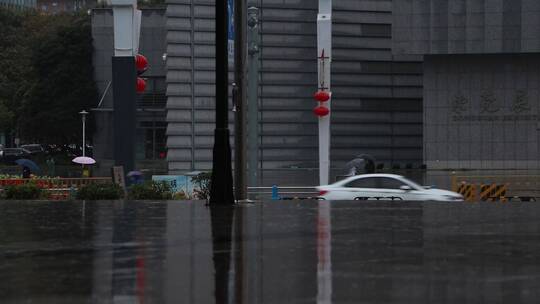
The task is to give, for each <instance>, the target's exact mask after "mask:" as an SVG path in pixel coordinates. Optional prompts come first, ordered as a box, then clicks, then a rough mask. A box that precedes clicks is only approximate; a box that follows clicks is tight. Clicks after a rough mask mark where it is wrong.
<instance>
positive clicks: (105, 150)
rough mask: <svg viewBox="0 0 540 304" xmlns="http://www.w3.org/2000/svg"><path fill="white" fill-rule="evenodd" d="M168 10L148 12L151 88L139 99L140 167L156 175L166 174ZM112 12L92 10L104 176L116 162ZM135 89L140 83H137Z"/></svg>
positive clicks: (97, 149)
mask: <svg viewBox="0 0 540 304" xmlns="http://www.w3.org/2000/svg"><path fill="white" fill-rule="evenodd" d="M165 33H166V30H165V10H164V9H143V10H142V22H141V35H140V44H139V53H140V54H143V55H144V56H146V57H147V59H148V67H149V68H148V71H147V72H145V73H144V75H143V76H142V77H144V78H145V79H146V90H145V93H144V94H141V95H139V96H138V98H137V100H136V101H134V102H137V126H136V140H137V144H136V151H135V160H136V167H137V169H139V170H142V169H148V170H151V171H152V172H153V173H166V171H167V169H166V161H165V158H166V147H165V142H166V138H165V131H166V121H165V116H166V113H165V104H166V95H165V92H166V84H165V62H164V60H163V54H164V53H165V48H166V45H165ZM113 35H114V31H113V12H112V9H94V10H92V37H93V44H94V58H93V61H94V74H95V77H94V78H95V80H96V85H97V87H98V90H99V92H100V100H99V101H96V106H95V108H93V109H92V110H91V115H92V116H93V118H94V120H95V122H96V126H97V127H96V131H95V134H94V136H93V144H94V157H95V158H96V159H97V160H98V165H99V169H100V172H102V173H103V174H109V173H110V171H109V170H110V167H111V166H112V165H113V164H114V160H113V132H112V127H113V121H112V120H113V112H112V111H113V92H112V90H113V88H112V86H111V80H112V66H111V59H112V56H113V55H114V51H113V50H114V45H113V40H114V36H113ZM134 87H135V84H134Z"/></svg>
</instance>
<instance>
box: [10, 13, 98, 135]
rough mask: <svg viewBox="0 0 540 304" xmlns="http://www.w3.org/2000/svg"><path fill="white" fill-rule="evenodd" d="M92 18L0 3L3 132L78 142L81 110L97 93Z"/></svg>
mask: <svg viewBox="0 0 540 304" xmlns="http://www.w3.org/2000/svg"><path fill="white" fill-rule="evenodd" d="M90 22H91V21H90V17H89V16H87V15H83V14H77V15H72V14H59V15H42V14H39V13H37V12H35V11H31V10H30V11H24V12H20V11H16V10H10V9H6V8H1V7H0V27H1V28H2V32H3V33H2V35H0V62H2V69H0V132H7V133H12V134H16V133H18V134H19V136H20V137H21V138H22V139H23V140H24V141H36V142H41V143H59V144H62V143H75V142H79V140H80V134H81V122H80V119H81V117H80V115H79V114H78V112H80V111H81V110H82V109H89V108H91V107H92V106H94V105H95V104H96V102H97V94H98V93H97V89H96V86H95V82H94V79H93V66H92V52H93V46H92V35H91V24H90ZM92 126H93V124H92V123H91V122H90V123H89V124H88V125H87V132H88V134H92Z"/></svg>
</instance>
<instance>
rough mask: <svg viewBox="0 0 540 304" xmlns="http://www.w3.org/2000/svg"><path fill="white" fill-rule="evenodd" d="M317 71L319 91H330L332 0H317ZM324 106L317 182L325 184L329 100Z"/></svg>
mask: <svg viewBox="0 0 540 304" xmlns="http://www.w3.org/2000/svg"><path fill="white" fill-rule="evenodd" d="M317 54H318V56H317V57H318V58H317V63H318V64H317V71H318V87H319V91H327V92H331V87H330V70H331V63H332V0H319V14H318V15H317ZM331 96H332V95H331V94H330V100H328V101H327V102H326V104H325V106H326V107H327V108H328V110H330V111H329V112H330V113H329V114H328V115H326V116H321V117H319V118H318V119H319V184H320V185H327V184H328V181H329V177H330V122H331V116H332V111H331V102H332V97H331Z"/></svg>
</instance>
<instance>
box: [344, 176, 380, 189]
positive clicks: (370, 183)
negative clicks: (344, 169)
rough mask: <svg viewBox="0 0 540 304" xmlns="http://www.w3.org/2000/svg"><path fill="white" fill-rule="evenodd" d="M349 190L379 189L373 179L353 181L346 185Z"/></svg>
mask: <svg viewBox="0 0 540 304" xmlns="http://www.w3.org/2000/svg"><path fill="white" fill-rule="evenodd" d="M345 187H347V188H377V180H376V179H375V178H373V177H368V178H360V179H357V180H353V181H352V182H349V183H348V184H346V185H345Z"/></svg>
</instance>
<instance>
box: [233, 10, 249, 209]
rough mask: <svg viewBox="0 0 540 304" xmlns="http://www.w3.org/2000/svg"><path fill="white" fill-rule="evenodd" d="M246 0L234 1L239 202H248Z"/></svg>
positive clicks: (236, 176) (236, 155) (236, 193)
mask: <svg viewBox="0 0 540 304" xmlns="http://www.w3.org/2000/svg"><path fill="white" fill-rule="evenodd" d="M245 2H246V0H234V32H235V33H234V34H235V35H234V82H235V83H236V86H237V87H236V91H235V94H233V96H234V97H235V98H236V100H235V105H236V112H235V114H236V115H235V121H234V127H235V133H234V139H235V141H234V143H235V146H234V154H235V157H234V176H235V179H234V190H235V196H236V200H237V201H245V200H247V185H246V169H247V166H246V135H247V134H246V119H245V118H246V95H247V94H246V90H247V85H246V59H247V58H246V54H247V51H246V23H247V16H246V5H245Z"/></svg>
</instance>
